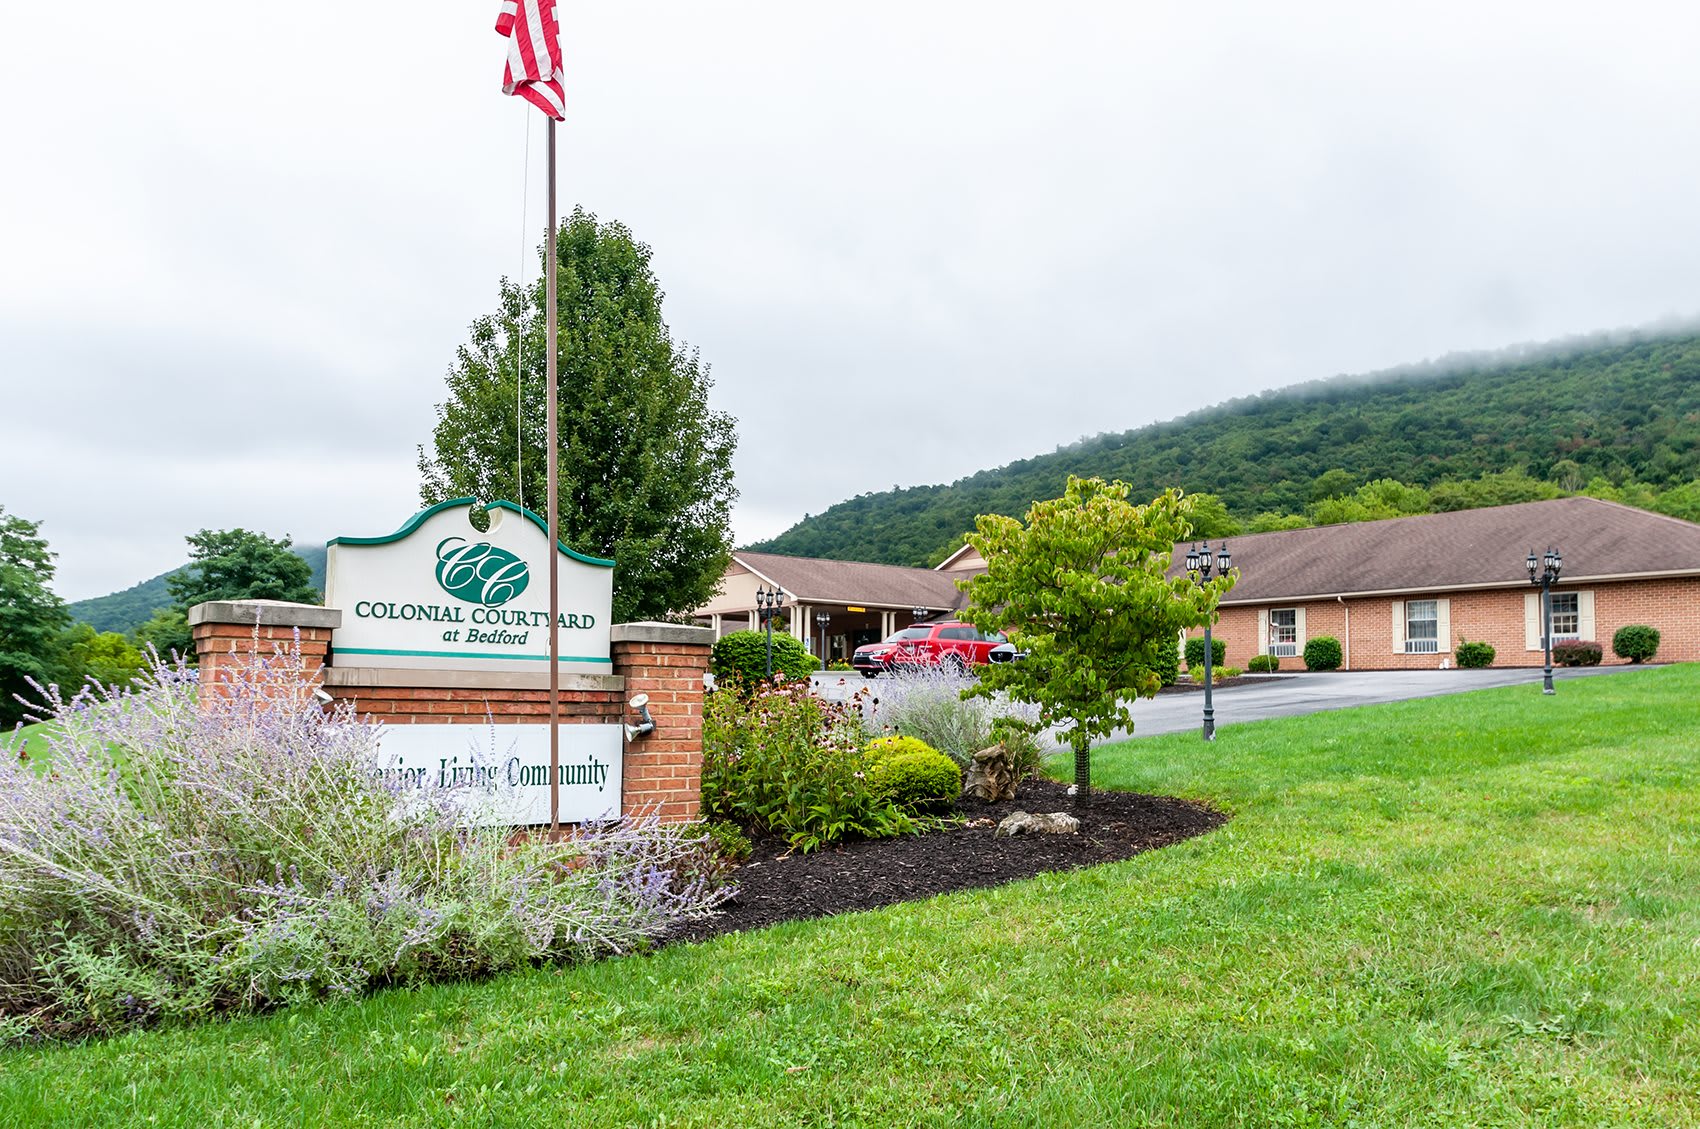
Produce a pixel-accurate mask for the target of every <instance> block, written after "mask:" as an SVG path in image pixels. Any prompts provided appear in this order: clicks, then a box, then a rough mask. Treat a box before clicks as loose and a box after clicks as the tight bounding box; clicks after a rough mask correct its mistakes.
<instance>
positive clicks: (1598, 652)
mask: <svg viewBox="0 0 1700 1129" xmlns="http://www.w3.org/2000/svg"><path fill="white" fill-rule="evenodd" d="M1604 657H1605V648H1604V647H1602V646H1600V645H1599V644H1598V643H1594V642H1591V641H1588V640H1583V639H1576V640H1570V641H1567V642H1564V643H1554V644H1553V645H1552V661H1553V662H1555V663H1558V664H1559V665H1560V666H1599V665H1600V659H1602V658H1604Z"/></svg>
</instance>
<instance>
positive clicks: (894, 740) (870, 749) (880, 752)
mask: <svg viewBox="0 0 1700 1129" xmlns="http://www.w3.org/2000/svg"><path fill="white" fill-rule="evenodd" d="M975 751H976V752H978V751H979V750H978V749H976V750H975ZM936 752H938V750H937V749H935V748H933V747H932V746H931V745H929V744H927V743H926V742H925V741H923V740H921V739H920V738H919V737H906V736H903V735H901V734H897V735H892V736H887V737H875V738H874V739H873V740H872V741H869V742H868V744H867V747H866V748H864V749H863V750H862V756H863V757H864V758H865V759H866V760H867V762H868V763H869V764H870V765H877V764H880V763H882V762H884V761H888V760H890V759H891V758H893V757H901V756H908V755H909V754H911V753H936Z"/></svg>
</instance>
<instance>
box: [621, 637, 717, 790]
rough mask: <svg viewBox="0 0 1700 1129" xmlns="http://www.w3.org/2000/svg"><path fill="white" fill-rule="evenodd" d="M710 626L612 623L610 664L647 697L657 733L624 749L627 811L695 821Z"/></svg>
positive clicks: (633, 690) (628, 689) (633, 692)
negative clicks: (648, 811) (654, 812)
mask: <svg viewBox="0 0 1700 1129" xmlns="http://www.w3.org/2000/svg"><path fill="white" fill-rule="evenodd" d="M713 640H714V632H713V631H712V630H711V629H709V628H707V627H685V626H682V625H679V624H671V623H622V624H620V625H618V626H616V627H615V628H614V631H613V643H614V650H613V654H614V670H615V672H616V673H618V674H621V675H623V676H624V677H625V679H626V693H627V694H631V695H636V694H640V693H641V694H648V695H649V713H650V716H651V717H652V718H653V719H654V720H655V731H654V732H653V733H650V734H649V735H647V736H645V737H642V738H639V739H638V740H637V741H634V742H631V743H630V744H628V745H627V747H626V775H625V802H626V810H627V811H628V812H631V811H639V810H650V809H653V810H655V811H658V812H659V813H660V814H661V818H662V819H663V820H667V821H673V820H685V819H695V818H697V816H698V813H699V809H700V805H701V803H702V695H703V675H704V674H706V673H708V660H709V651H710V648H711V646H712V645H713Z"/></svg>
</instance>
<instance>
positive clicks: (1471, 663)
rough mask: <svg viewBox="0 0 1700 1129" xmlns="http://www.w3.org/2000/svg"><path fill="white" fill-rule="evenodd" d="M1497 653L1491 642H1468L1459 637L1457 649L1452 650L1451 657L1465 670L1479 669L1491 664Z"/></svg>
mask: <svg viewBox="0 0 1700 1129" xmlns="http://www.w3.org/2000/svg"><path fill="white" fill-rule="evenodd" d="M1497 654H1499V652H1498V651H1496V650H1495V649H1494V646H1493V644H1492V643H1469V642H1465V641H1464V640H1463V639H1459V640H1458V649H1457V650H1455V651H1453V652H1452V657H1453V658H1455V659H1457V660H1458V665H1459V666H1461V667H1463V668H1464V669H1465V670H1480V669H1481V668H1482V667H1484V666H1492V665H1493V660H1494V656H1495V655H1497Z"/></svg>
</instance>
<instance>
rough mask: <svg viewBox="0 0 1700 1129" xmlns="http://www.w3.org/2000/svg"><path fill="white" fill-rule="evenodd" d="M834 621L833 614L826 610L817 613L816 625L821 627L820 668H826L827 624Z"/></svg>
mask: <svg viewBox="0 0 1700 1129" xmlns="http://www.w3.org/2000/svg"><path fill="white" fill-rule="evenodd" d="M831 622H832V616H830V615H829V614H827V613H826V612H816V613H815V626H816V627H818V628H820V668H821V669H822V670H825V669H826V625H827V624H829V623H831Z"/></svg>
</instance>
